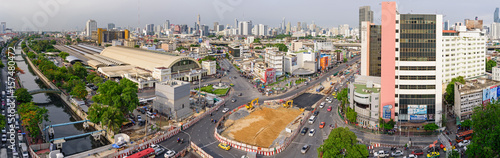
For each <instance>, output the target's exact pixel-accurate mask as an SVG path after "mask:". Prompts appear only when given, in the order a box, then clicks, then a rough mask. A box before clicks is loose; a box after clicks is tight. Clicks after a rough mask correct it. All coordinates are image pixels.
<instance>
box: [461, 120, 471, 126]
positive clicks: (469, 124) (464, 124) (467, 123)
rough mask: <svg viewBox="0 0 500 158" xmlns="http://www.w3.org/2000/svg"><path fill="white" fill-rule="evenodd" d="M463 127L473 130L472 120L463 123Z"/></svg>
mask: <svg viewBox="0 0 500 158" xmlns="http://www.w3.org/2000/svg"><path fill="white" fill-rule="evenodd" d="M462 126H463V127H467V128H471V127H472V121H471V120H464V122H462Z"/></svg>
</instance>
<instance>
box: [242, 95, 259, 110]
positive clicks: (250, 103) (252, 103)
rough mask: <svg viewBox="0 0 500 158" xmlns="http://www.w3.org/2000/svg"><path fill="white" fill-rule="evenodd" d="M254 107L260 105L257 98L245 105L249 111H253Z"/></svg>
mask: <svg viewBox="0 0 500 158" xmlns="http://www.w3.org/2000/svg"><path fill="white" fill-rule="evenodd" d="M255 101H257V103H254V102H255ZM254 105H259V98H255V99H254V100H252V101H251V102H248V103H247V105H245V107H246V108H247V109H248V110H251V109H253V106H254Z"/></svg>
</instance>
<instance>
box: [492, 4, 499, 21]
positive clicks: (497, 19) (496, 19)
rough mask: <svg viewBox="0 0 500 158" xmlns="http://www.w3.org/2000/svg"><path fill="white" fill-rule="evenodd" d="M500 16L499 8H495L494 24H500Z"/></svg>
mask: <svg viewBox="0 0 500 158" xmlns="http://www.w3.org/2000/svg"><path fill="white" fill-rule="evenodd" d="M498 14H500V13H499V11H498V8H495V13H493V22H496V23H500V17H498V16H499V15H498Z"/></svg>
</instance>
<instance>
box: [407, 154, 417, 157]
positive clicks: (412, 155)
mask: <svg viewBox="0 0 500 158" xmlns="http://www.w3.org/2000/svg"><path fill="white" fill-rule="evenodd" d="M408 158H418V156H417V155H414V154H410V155H408Z"/></svg>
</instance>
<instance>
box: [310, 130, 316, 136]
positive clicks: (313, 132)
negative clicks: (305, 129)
mask: <svg viewBox="0 0 500 158" xmlns="http://www.w3.org/2000/svg"><path fill="white" fill-rule="evenodd" d="M315 133H316V130H314V129H311V130H310V131H309V136H311V137H312V136H314V134H315Z"/></svg>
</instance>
